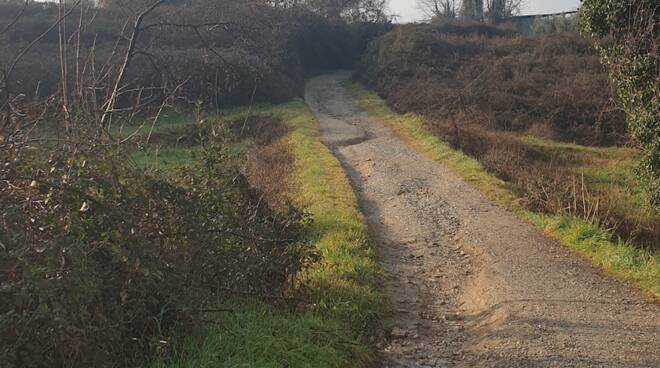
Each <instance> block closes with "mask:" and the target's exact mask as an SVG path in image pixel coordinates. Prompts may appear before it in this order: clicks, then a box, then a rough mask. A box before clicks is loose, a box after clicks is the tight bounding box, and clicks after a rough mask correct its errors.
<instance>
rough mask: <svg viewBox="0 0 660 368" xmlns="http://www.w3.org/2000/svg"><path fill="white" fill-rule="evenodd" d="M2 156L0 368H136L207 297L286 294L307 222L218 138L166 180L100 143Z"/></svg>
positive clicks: (192, 319)
mask: <svg viewBox="0 0 660 368" xmlns="http://www.w3.org/2000/svg"><path fill="white" fill-rule="evenodd" d="M211 136H213V134H211ZM0 155H1V156H0V165H1V166H0V362H1V364H0V366H2V367H26V366H29V367H53V366H67V367H102V366H111V365H113V366H116V365H134V364H135V362H136V359H140V358H141V357H144V356H145V355H148V354H149V353H150V352H154V351H156V350H162V349H166V348H167V346H168V345H167V344H168V343H170V342H171V341H170V336H171V335H170V334H171V333H173V331H174V330H175V327H177V328H178V330H179V331H180V330H181V329H182V328H183V329H191V328H193V329H194V328H195V327H194V326H197V325H198V324H197V323H196V321H199V319H200V317H201V315H200V306H201V305H204V300H207V298H209V297H210V296H211V295H222V293H223V292H225V293H229V294H230V295H231V293H232V292H233V291H232V290H235V291H236V292H239V293H248V294H253V295H256V296H259V295H283V294H284V293H286V292H287V287H288V286H287V285H289V282H288V281H289V280H290V279H291V278H292V277H293V276H294V275H295V273H296V272H297V271H298V270H299V269H300V268H301V262H302V260H303V259H304V255H305V252H306V251H305V249H306V246H305V245H304V242H301V241H300V237H301V235H300V234H301V231H302V229H303V227H304V226H305V225H304V223H305V220H304V216H302V215H301V213H300V212H299V211H296V210H290V211H286V212H283V211H280V212H281V213H284V214H283V215H277V214H275V213H274V212H273V211H271V210H270V209H269V208H268V207H266V206H265V205H264V204H263V201H261V200H260V198H261V195H260V194H258V193H256V192H255V191H254V190H253V189H250V186H249V185H247V182H246V180H245V179H244V177H243V176H242V175H241V174H240V172H239V167H238V164H237V163H235V162H234V160H233V159H232V155H231V154H229V151H228V149H227V145H226V144H223V143H221V142H217V140H216V142H215V143H214V144H209V145H208V146H207V147H206V148H205V149H204V150H203V152H202V153H201V157H200V160H199V164H197V165H193V166H192V167H191V168H188V169H182V170H181V171H180V172H179V173H177V174H175V175H174V176H173V177H172V178H164V177H162V176H161V175H156V174H149V173H145V172H143V171H142V170H139V169H138V168H136V167H134V166H133V165H131V164H130V163H129V162H130V160H127V158H126V157H125V156H123V155H122V154H118V153H117V151H116V149H114V148H112V147H104V146H103V145H91V144H87V145H85V144H75V145H67V146H65V147H63V148H58V149H55V148H53V147H38V146H34V145H30V144H27V143H26V144H6V145H3V146H2V150H0Z"/></svg>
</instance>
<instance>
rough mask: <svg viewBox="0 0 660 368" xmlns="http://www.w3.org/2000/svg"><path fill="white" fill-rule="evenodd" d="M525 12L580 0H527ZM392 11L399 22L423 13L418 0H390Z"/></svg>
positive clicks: (572, 4)
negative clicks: (418, 7) (418, 5)
mask: <svg viewBox="0 0 660 368" xmlns="http://www.w3.org/2000/svg"><path fill="white" fill-rule="evenodd" d="M526 2H527V4H526V6H525V9H524V10H523V14H543V13H557V12H561V11H567V10H575V9H577V7H578V6H579V5H580V1H579V0H527V1H526ZM390 11H391V13H392V14H396V15H398V16H399V22H412V21H415V20H420V18H422V15H421V14H420V12H419V10H417V0H390Z"/></svg>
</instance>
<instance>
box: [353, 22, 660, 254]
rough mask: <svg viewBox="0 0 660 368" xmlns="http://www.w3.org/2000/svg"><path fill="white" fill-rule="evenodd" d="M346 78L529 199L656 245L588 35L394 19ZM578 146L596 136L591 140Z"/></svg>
mask: <svg viewBox="0 0 660 368" xmlns="http://www.w3.org/2000/svg"><path fill="white" fill-rule="evenodd" d="M356 77H357V78H359V79H360V80H362V81H364V82H365V83H367V84H368V85H370V86H372V87H373V88H375V89H376V90H377V91H378V92H379V93H380V94H381V95H382V96H383V97H384V98H385V99H386V100H387V102H388V103H389V104H390V105H391V106H392V107H393V108H394V109H395V110H397V111H399V112H415V113H419V114H422V115H424V116H425V117H426V118H427V127H428V129H429V130H430V131H431V132H433V133H434V134H436V135H437V136H439V137H441V138H442V139H443V140H445V141H447V142H448V143H450V144H451V145H452V146H453V147H455V148H457V149H460V150H462V151H463V152H465V153H467V154H469V155H470V156H472V157H475V158H477V159H478V160H479V161H480V162H481V163H482V164H483V165H484V166H485V167H486V168H487V169H488V170H490V171H491V172H493V173H495V174H496V175H497V176H499V177H500V178H502V179H504V180H506V181H507V182H508V183H509V184H510V185H511V187H512V189H513V190H514V191H515V192H517V193H518V194H519V195H521V196H522V197H523V198H525V201H526V205H527V206H528V207H529V208H530V209H533V210H537V211H542V212H548V213H553V214H561V215H570V216H577V217H580V218H583V219H586V220H588V221H591V222H596V223H599V224H601V225H602V226H603V227H604V228H606V229H612V230H613V231H614V232H616V234H618V235H620V236H622V237H624V238H625V239H628V240H631V241H633V242H634V243H636V244H638V245H642V246H648V247H657V245H658V243H657V239H658V238H659V237H660V220H659V219H658V215H657V214H656V213H654V212H653V211H652V210H651V209H649V208H647V207H645V205H644V203H643V202H644V201H643V199H640V197H642V194H640V193H639V191H638V190H637V189H636V179H635V176H634V174H633V169H632V167H633V164H632V162H633V161H634V156H635V151H634V150H633V149H624V148H620V149H619V148H607V147H608V146H622V145H626V144H628V141H629V138H628V133H627V126H626V121H625V116H624V114H623V113H622V112H621V111H619V110H618V109H616V107H615V104H614V102H613V96H612V92H611V88H610V86H609V82H608V79H607V73H606V72H605V71H604V69H603V67H602V66H601V64H600V60H599V56H598V54H597V52H596V51H595V50H594V49H593V48H592V46H591V41H589V40H586V39H583V38H582V37H581V36H579V35H577V34H575V33H568V32H567V33H560V34H550V35H538V36H529V37H524V36H520V35H517V34H516V33H515V32H512V31H510V30H509V29H507V28H506V27H500V28H495V27H490V26H487V25H480V24H474V25H472V24H465V25H461V24H459V23H447V24H435V25H415V26H412V25H411V26H401V27H398V28H397V29H396V30H394V31H392V32H390V33H388V34H386V35H384V36H382V37H381V38H379V39H378V40H376V41H375V42H374V43H373V44H372V45H371V46H370V48H369V50H368V51H367V53H366V54H365V56H364V58H363V61H362V63H361V66H360V68H358V71H357V72H356ZM589 146H595V147H593V148H590V147H589Z"/></svg>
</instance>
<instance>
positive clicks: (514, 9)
mask: <svg viewBox="0 0 660 368" xmlns="http://www.w3.org/2000/svg"><path fill="white" fill-rule="evenodd" d="M484 5H485V15H486V18H488V19H489V20H491V21H498V20H501V19H504V18H509V17H512V16H515V15H518V14H520V12H521V11H522V7H523V6H524V5H525V1H524V0H486V1H485V4H484Z"/></svg>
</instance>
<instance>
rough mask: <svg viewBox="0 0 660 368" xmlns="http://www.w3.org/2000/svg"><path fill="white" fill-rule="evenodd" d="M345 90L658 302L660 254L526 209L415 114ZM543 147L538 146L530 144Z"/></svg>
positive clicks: (416, 143) (356, 88) (488, 192)
mask: <svg viewBox="0 0 660 368" xmlns="http://www.w3.org/2000/svg"><path fill="white" fill-rule="evenodd" d="M350 90H351V92H352V93H353V95H354V96H355V97H356V98H357V100H358V103H359V105H360V107H361V108H362V109H364V110H365V111H367V112H368V113H369V114H370V115H372V116H373V117H375V118H376V119H378V120H379V121H381V122H382V123H384V124H386V125H387V126H389V127H390V128H391V129H393V131H394V132H395V133H396V134H398V135H399V136H400V137H401V138H402V139H404V140H405V141H406V142H407V143H409V144H411V145H412V146H413V147H415V148H416V149H417V150H419V151H420V152H422V153H424V154H425V155H427V156H428V157H430V158H432V159H434V160H436V161H439V162H442V163H443V164H445V165H446V166H447V167H449V168H450V169H451V170H452V171H454V172H455V173H457V174H458V175H460V176H461V177H463V178H464V179H465V180H466V181H467V182H468V183H470V184H471V185H473V186H474V187H476V188H477V189H478V190H479V191H481V192H482V193H483V194H484V195H485V196H487V197H488V198H489V199H491V200H492V201H494V202H495V203H497V204H499V205H500V206H502V207H504V208H507V209H510V210H512V211H514V212H515V213H516V214H517V215H518V216H519V217H521V218H522V219H524V220H526V221H528V222H530V223H532V224H534V225H536V226H537V227H538V228H539V229H541V230H542V231H543V232H544V233H545V234H547V235H548V236H550V237H551V238H554V239H556V240H558V241H560V242H561V243H562V244H564V245H565V246H567V247H568V248H570V249H572V250H574V251H576V252H578V253H579V254H581V255H583V256H584V257H586V258H587V259H589V260H590V261H591V262H593V263H594V264H596V265H598V266H600V267H602V268H604V269H605V270H606V271H607V272H609V273H611V274H613V275H614V276H616V277H618V278H620V279H623V280H626V281H629V282H631V283H633V284H635V285H636V286H638V287H639V288H641V289H642V290H644V291H646V292H648V293H650V294H651V295H653V296H655V297H656V298H660V255H659V254H657V253H655V252H652V251H647V250H644V249H640V248H638V247H635V246H633V245H631V244H629V243H627V242H624V241H621V240H618V239H616V238H615V237H613V236H612V234H611V233H610V232H609V231H607V230H605V229H602V228H600V227H598V226H597V225H594V224H591V223H589V222H587V221H584V220H580V219H577V218H571V217H566V216H552V215H544V214H539V213H534V212H530V211H528V210H526V209H525V208H524V206H523V205H522V199H521V198H519V197H517V196H516V195H515V194H514V193H513V192H512V191H511V190H510V188H509V187H508V185H507V183H506V182H505V181H503V180H500V179H498V178H497V177H495V176H494V175H492V174H491V173H489V172H488V171H487V170H486V169H485V168H484V166H483V165H482V164H481V163H479V162H478V161H477V160H475V159H473V158H471V157H469V156H468V155H466V154H464V153H462V152H460V151H457V150H454V149H453V148H452V147H451V146H449V145H448V144H447V143H445V142H443V141H442V140H441V139H440V138H438V137H436V136H435V135H433V134H432V133H430V132H429V131H428V130H427V129H425V128H424V120H423V118H422V117H421V116H419V115H416V114H405V115H401V114H397V113H395V112H393V111H392V110H391V109H390V108H389V107H388V106H387V104H386V103H385V101H384V100H383V99H381V98H380V97H378V95H377V94H376V93H374V92H371V91H368V90H366V89H365V88H363V87H362V86H360V85H357V84H351V86H350ZM533 143H535V144H542V142H533Z"/></svg>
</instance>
